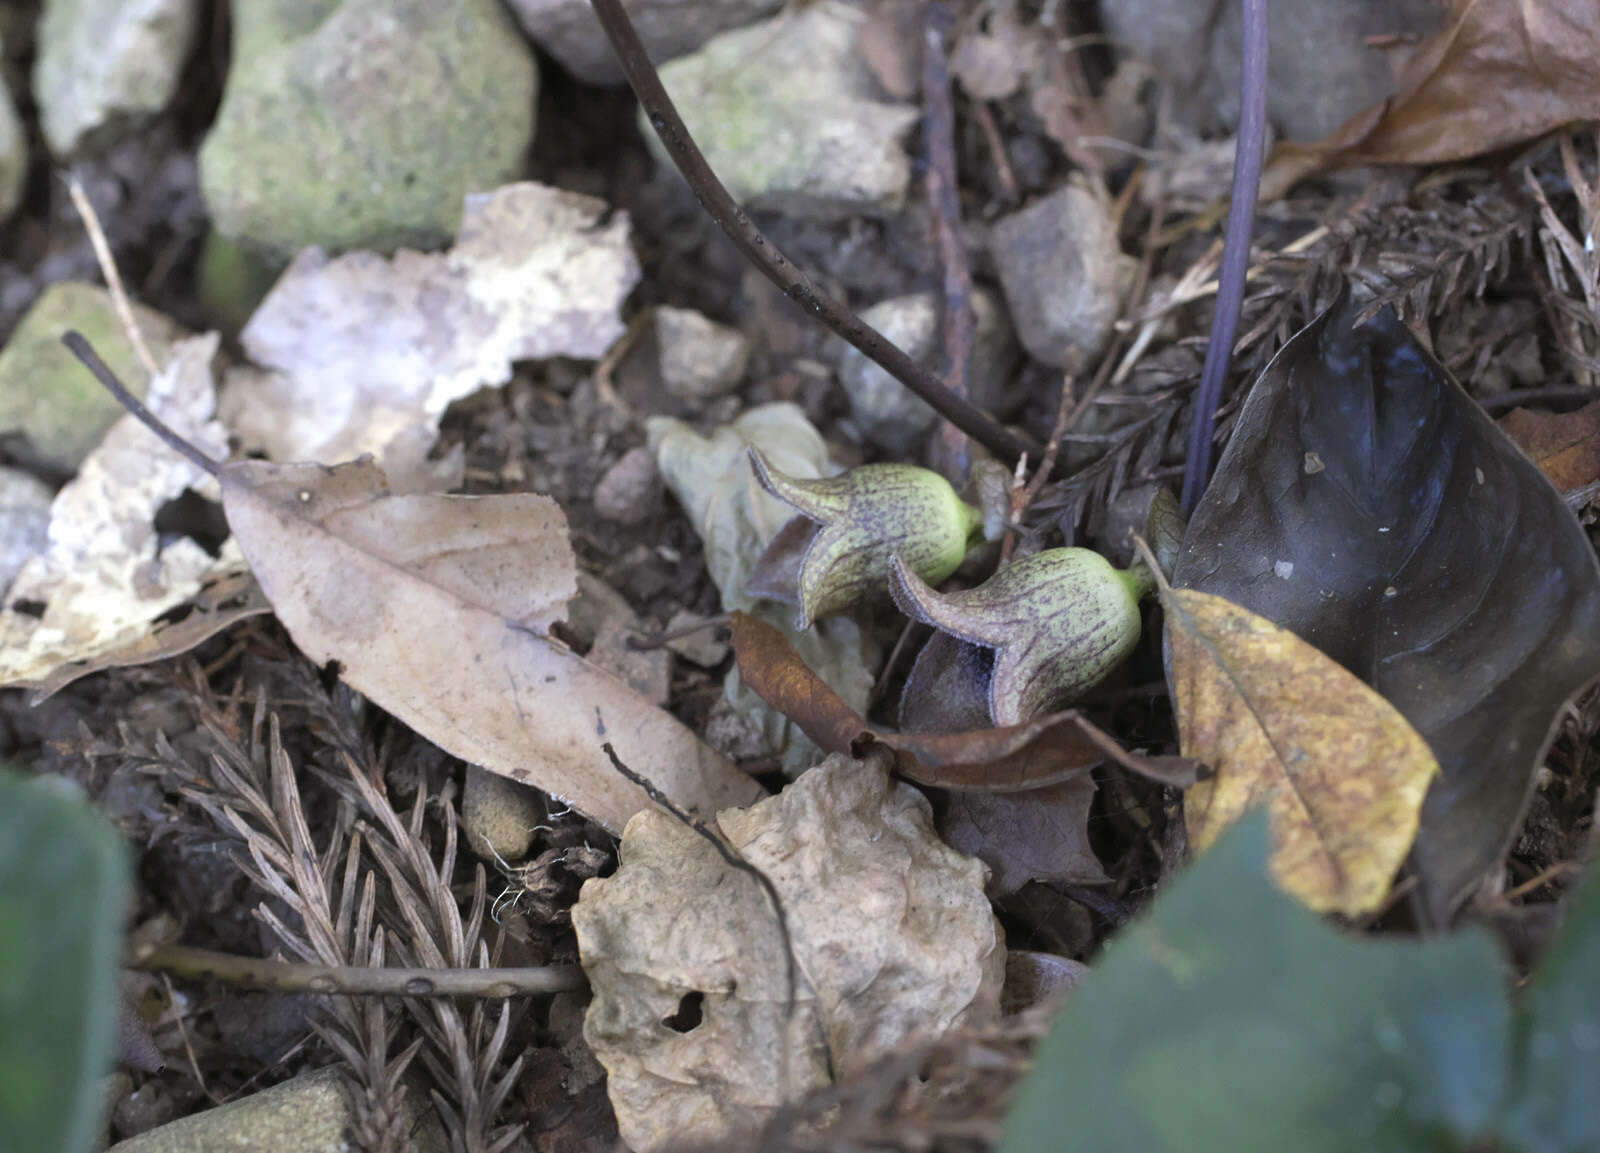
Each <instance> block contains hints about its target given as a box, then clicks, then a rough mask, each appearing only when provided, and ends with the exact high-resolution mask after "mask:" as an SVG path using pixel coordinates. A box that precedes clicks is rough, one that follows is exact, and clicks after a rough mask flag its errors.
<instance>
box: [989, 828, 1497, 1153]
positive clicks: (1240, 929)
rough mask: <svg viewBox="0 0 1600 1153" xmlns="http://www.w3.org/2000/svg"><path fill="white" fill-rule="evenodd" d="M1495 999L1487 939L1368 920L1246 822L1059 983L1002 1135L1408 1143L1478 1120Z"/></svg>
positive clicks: (1375, 1151) (1245, 1146) (1247, 1145)
mask: <svg viewBox="0 0 1600 1153" xmlns="http://www.w3.org/2000/svg"><path fill="white" fill-rule="evenodd" d="M1510 1016H1511V1014H1510V1009H1509V1006H1508V1003H1507V1000H1506V996H1505V993H1504V981H1503V977H1502V964H1501V962H1500V959H1499V957H1498V956H1497V954H1496V952H1495V948H1494V946H1493V944H1492V943H1491V941H1490V939H1489V938H1488V937H1487V936H1486V935H1484V934H1482V933H1479V932H1476V931H1472V932H1465V933H1462V934H1460V935H1458V936H1455V937H1452V938H1450V939H1449V940H1442V941H1433V942H1428V943H1426V944H1416V943H1412V942H1396V941H1381V940H1375V939H1364V938H1361V937H1358V936H1354V935H1351V934H1348V933H1345V932H1342V931H1340V930H1337V929H1334V928H1332V927H1330V926H1328V925H1326V924H1324V923H1323V922H1322V921H1321V920H1320V919H1319V918H1318V917H1317V916H1316V915H1315V914H1313V913H1311V912H1309V911H1308V910H1306V909H1304V908H1303V907H1301V906H1300V905H1299V904H1298V903H1297V902H1295V901H1294V900H1292V899H1291V898H1289V897H1287V896H1285V895H1283V894H1282V893H1280V892H1279V891H1278V890H1277V888H1276V887H1274V885H1273V884H1272V882H1271V880H1270V879H1269V876H1268V872H1267V832H1266V822H1265V820H1264V818H1263V817H1262V815H1261V814H1259V813H1257V814H1256V815H1254V816H1252V817H1249V818H1247V819H1245V820H1243V821H1241V822H1240V823H1239V824H1238V825H1237V826H1235V828H1234V829H1232V830H1230V831H1229V832H1228V833H1227V834H1226V835H1225V836H1224V837H1223V838H1222V839H1221V840H1220V841H1218V843H1217V844H1216V845H1215V847H1213V848H1212V849H1211V850H1210V851H1209V852H1208V853H1207V854H1206V856H1205V857H1204V858H1203V859H1201V860H1200V861H1199V862H1197V863H1196V864H1195V865H1194V866H1193V867H1192V868H1191V869H1190V870H1189V871H1188V872H1187V873H1186V874H1184V875H1183V876H1182V877H1181V878H1180V879H1179V880H1178V881H1177V882H1176V883H1174V885H1173V886H1172V888H1171V890H1170V891H1169V892H1168V893H1166V894H1164V895H1163V896H1162V898H1161V899H1160V900H1159V901H1158V902H1157V903H1156V905H1155V907H1154V910H1153V912H1152V913H1151V914H1150V915H1149V916H1148V917H1147V918H1146V919H1145V920H1144V921H1142V922H1141V923H1139V924H1137V925H1136V926H1134V927H1133V928H1131V929H1130V930H1128V931H1126V932H1124V934H1123V935H1122V936H1121V937H1119V938H1118V939H1117V940H1116V941H1114V942H1113V943H1112V945H1111V946H1110V947H1109V949H1108V951H1107V955H1106V956H1105V958H1104V959H1103V960H1102V961H1101V963H1100V964H1099V965H1098V966H1097V967H1096V968H1095V970H1094V971H1093V972H1091V973H1090V974H1089V975H1088V976H1087V977H1086V978H1085V979H1084V980H1083V981H1082V982H1081V983H1080V984H1079V985H1078V986H1077V987H1076V988H1075V989H1074V990H1073V992H1072V995H1071V998H1070V1000H1069V1001H1068V1002H1067V1005H1066V1007H1065V1009H1064V1011H1063V1012H1062V1015H1061V1017H1060V1018H1059V1019H1058V1020H1057V1021H1056V1024H1055V1026H1054V1028H1053V1029H1052V1030H1051V1032H1050V1035H1049V1036H1048V1037H1047V1038H1046V1039H1045V1041H1044V1042H1043V1044H1042V1045H1041V1046H1040V1048H1039V1052H1038V1055H1037V1060H1036V1064H1035V1067H1034V1069H1033V1071H1032V1073H1031V1074H1030V1075H1029V1076H1028V1078H1027V1080H1026V1081H1025V1082H1024V1083H1023V1086H1022V1088H1021V1090H1020V1092H1019V1094H1018V1097H1017V1101H1016V1104H1015V1106H1014V1108H1013V1112H1012V1115H1011V1117H1010V1118H1009V1120H1008V1123H1007V1126H1006V1132H1005V1137H1004V1140H1003V1141H1002V1143H1001V1146H1000V1149H1001V1153H1042V1151H1049V1150H1055V1149H1063V1150H1066V1149H1073V1150H1080V1149H1081V1150H1093V1151H1094V1153H1120V1151H1122V1150H1127V1151H1128V1153H1157V1151H1160V1150H1173V1151H1179V1150H1181V1151H1183V1153H1211V1151H1215V1153H1252V1151H1255V1150H1261V1151H1263V1153H1268V1151H1270V1153H1281V1151H1282V1150H1285V1149H1293V1150H1296V1153H1321V1151H1327V1153H1335V1151H1338V1153H1345V1151H1347V1150H1357V1149H1359V1150H1362V1151H1363V1153H1383V1151H1387V1150H1393V1151H1396V1153H1400V1151H1404V1153H1418V1151H1423V1150H1432V1149H1439V1150H1447V1149H1456V1148H1459V1147H1460V1144H1459V1143H1460V1142H1462V1141H1464V1140H1466V1139H1468V1138H1470V1137H1472V1136H1474V1135H1477V1134H1480V1133H1482V1132H1483V1131H1485V1130H1486V1129H1487V1127H1488V1125H1489V1123H1490V1121H1491V1114H1492V1111H1493V1109H1494V1107H1495V1104H1496V1102H1497V1101H1499V1100H1500V1099H1501V1094H1502V1092H1503V1088H1504V1081H1505V1073H1504V1070H1505V1068H1506V1064H1507V1061H1506V1058H1507V1055H1508V1052H1509V1047H1510Z"/></svg>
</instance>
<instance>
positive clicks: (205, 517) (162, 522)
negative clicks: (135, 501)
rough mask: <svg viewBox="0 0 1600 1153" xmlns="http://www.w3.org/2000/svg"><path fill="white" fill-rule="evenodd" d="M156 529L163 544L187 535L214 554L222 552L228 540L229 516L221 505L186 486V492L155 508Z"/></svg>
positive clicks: (210, 553) (207, 551) (208, 552)
mask: <svg viewBox="0 0 1600 1153" xmlns="http://www.w3.org/2000/svg"><path fill="white" fill-rule="evenodd" d="M155 528H156V532H157V533H158V534H160V536H161V540H162V544H163V545H167V544H170V543H172V541H173V540H175V539H177V538H179V537H188V538H189V539H190V540H192V541H194V543H195V544H197V545H199V546H200V547H201V548H203V549H205V550H206V553H207V554H208V555H210V556H213V557H215V556H217V555H218V554H219V553H220V552H221V551H222V545H223V542H224V541H226V540H227V539H228V518H227V517H226V516H225V515H224V514H223V511H222V506H221V505H220V504H218V503H217V502H215V501H210V500H207V499H206V498H205V497H203V496H201V495H200V494H199V493H197V492H195V491H194V489H192V488H191V489H185V490H184V491H183V495H181V496H178V497H175V498H174V499H172V500H169V501H168V502H167V503H166V504H164V505H162V506H161V507H160V508H158V509H157V510H156V516H155Z"/></svg>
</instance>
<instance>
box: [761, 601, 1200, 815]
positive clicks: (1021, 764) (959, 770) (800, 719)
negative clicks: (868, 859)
mask: <svg viewBox="0 0 1600 1153" xmlns="http://www.w3.org/2000/svg"><path fill="white" fill-rule="evenodd" d="M733 647H734V651H735V652H736V653H737V654H738V658H739V671H740V673H741V674H742V676H743V677H744V682H745V684H747V685H748V686H749V687H750V688H751V689H753V690H754V691H755V692H756V693H757V694H758V695H759V696H760V697H761V699H762V700H764V701H766V702H767V703H769V704H770V705H772V707H773V708H775V709H779V710H781V711H782V712H783V713H784V714H785V715H786V716H788V717H789V718H790V719H791V720H793V721H794V723H795V724H796V725H798V726H799V727H800V729H801V730H802V731H803V732H804V733H805V734H806V735H807V736H809V737H810V738H811V739H812V740H814V741H816V742H817V744H818V745H819V746H821V747H822V749H823V751H825V752H830V753H843V752H848V753H851V754H852V755H854V756H865V755H866V753H867V751H868V750H869V749H871V748H872V747H873V746H874V745H881V746H883V747H884V748H887V749H888V750H889V752H890V753H891V754H892V756H893V758H894V766H895V771H896V772H897V773H899V774H900V775H901V776H903V777H905V778H906V779H907V780H912V781H916V782H917V783H918V784H922V785H931V786H934V787H937V788H942V789H952V790H969V789H972V790H981V791H986V792H999V793H1004V792H1017V791H1022V790H1026V789H1040V788H1044V787H1046V786H1048V785H1053V784H1058V783H1060V782H1062V781H1067V780H1071V779H1073V778H1074V777H1079V776H1082V775H1083V774H1085V773H1086V772H1088V770H1089V769H1090V768H1091V767H1093V766H1094V765H1097V764H1100V763H1101V762H1103V761H1115V762H1117V763H1118V764H1120V765H1122V766H1123V767H1124V768H1127V769H1128V770H1130V771H1131V772H1136V773H1139V774H1140V775H1142V776H1146V777H1149V778H1151V779H1152V780H1156V781H1159V782H1161V783H1162V784H1167V785H1173V786H1175V787H1178V788H1184V787H1187V786H1188V785H1190V784H1192V783H1193V782H1194V779H1195V765H1194V763H1193V762H1192V761H1187V760H1184V759H1183V758H1180V757H1145V756H1140V755H1138V754H1135V753H1130V752H1128V751H1127V750H1125V749H1123V748H1122V746H1120V745H1118V744H1117V742H1116V741H1114V740H1112V738H1111V737H1109V736H1107V735H1106V734H1105V733H1103V732H1101V731H1100V729H1098V728H1096V727H1095V726H1094V725H1093V724H1091V723H1090V721H1089V720H1088V718H1086V717H1084V716H1082V715H1081V714H1079V713H1077V712H1070V711H1069V712H1061V713H1053V714H1051V715H1049V716H1044V717H1038V718H1036V719H1034V720H1031V721H1028V722H1026V723H1024V724H1019V725H1011V726H1008V727H1006V728H995V729H969V730H966V731H964V732H921V733H891V732H882V731H879V730H876V729H873V728H871V727H869V726H868V724H867V722H866V720H865V719H863V718H862V716H861V714H859V713H857V712H856V711H855V710H854V709H852V708H850V706H849V705H847V704H845V702H844V701H843V700H842V699H840V697H839V694H838V693H835V692H834V691H833V690H832V689H830V688H829V687H828V685H827V683H826V682H825V681H823V679H822V678H821V677H819V676H817V675H816V673H814V672H812V671H811V670H810V669H809V668H808V667H807V666H806V663H805V662H804V661H803V660H802V659H801V658H800V656H799V654H798V653H796V652H795V650H794V646H792V645H791V644H790V643H789V641H788V638H786V637H785V636H784V635H783V633H781V632H779V631H778V629H776V628H774V627H773V626H772V625H770V624H768V623H767V622H766V621H764V620H761V619H760V618H758V617H753V616H751V615H750V614H748V613H743V612H739V613H734V614H733Z"/></svg>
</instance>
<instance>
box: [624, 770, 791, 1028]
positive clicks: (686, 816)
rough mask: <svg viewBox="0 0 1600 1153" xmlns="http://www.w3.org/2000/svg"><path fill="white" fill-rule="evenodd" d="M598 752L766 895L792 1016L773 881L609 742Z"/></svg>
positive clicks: (786, 946)
mask: <svg viewBox="0 0 1600 1153" xmlns="http://www.w3.org/2000/svg"><path fill="white" fill-rule="evenodd" d="M600 749H601V751H602V752H604V753H605V755H606V756H607V757H609V758H610V760H611V767H612V768H613V769H615V770H617V772H618V773H620V774H621V775H622V777H623V779H625V780H627V781H629V782H630V783H632V784H635V785H638V786H639V787H640V788H641V789H643V790H644V792H645V795H646V796H647V797H649V798H650V799H651V800H652V801H654V802H655V803H656V804H657V805H659V806H661V808H663V809H665V810H666V811H667V812H668V813H670V814H671V815H672V816H673V817H674V818H675V819H676V820H677V821H678V822H679V823H680V824H683V825H685V826H687V827H688V828H690V829H692V830H694V832H696V833H698V834H699V835H700V836H701V837H703V838H704V839H705V840H706V841H708V842H710V844H711V847H712V848H714V849H716V850H717V855H718V856H720V857H721V858H722V859H723V860H724V861H726V862H727V864H728V867H729V868H732V869H737V870H738V871H739V872H741V873H747V874H749V875H750V876H752V877H754V878H755V880H756V883H757V884H759V885H760V886H761V891H762V892H763V893H765V894H766V897H767V900H768V901H769V902H770V903H771V904H772V913H773V916H774V917H776V918H777V921H778V934H779V936H781V937H782V938H783V952H784V956H785V958H786V960H787V965H786V968H787V974H786V987H787V992H788V999H787V1002H786V1004H787V1008H786V1009H785V1012H786V1013H787V1014H788V1015H789V1016H791V1017H792V1016H793V1015H794V1008H795V998H796V997H797V996H798V994H799V987H800V968H799V963H798V962H797V961H796V960H795V955H794V938H793V937H792V936H791V935H790V933H789V914H788V913H787V912H785V911H784V907H783V899H782V898H781V897H779V896H778V888H777V886H776V885H774V884H773V883H772V878H770V877H768V876H767V875H766V874H765V873H763V872H762V871H761V870H760V869H758V868H756V867H755V866H754V865H752V864H751V863H750V862H749V861H747V860H745V859H744V858H743V857H741V856H740V855H739V854H738V853H736V852H734V851H733V850H732V849H731V848H729V847H728V844H727V842H725V841H724V840H723V839H722V838H721V837H719V836H717V834H715V833H713V832H712V831H711V830H710V828H708V827H707V825H706V823H705V822H704V821H702V820H699V819H697V818H696V817H694V816H693V815H692V814H690V813H687V812H685V811H684V810H683V809H681V808H679V807H678V804H677V802H675V801H674V800H673V799H672V798H671V797H669V796H667V795H666V794H665V793H663V792H662V791H661V790H660V789H658V788H656V786H655V785H654V784H653V783H652V782H651V781H650V780H649V779H648V778H646V777H643V776H640V775H639V774H638V773H636V772H634V771H633V770H632V769H630V768H629V767H628V766H627V765H625V764H623V762H622V758H621V757H619V756H617V750H616V749H615V748H614V747H612V744H611V742H610V741H606V742H604V743H603V744H602V745H601V746H600Z"/></svg>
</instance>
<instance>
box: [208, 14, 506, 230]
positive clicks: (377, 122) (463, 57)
mask: <svg viewBox="0 0 1600 1153" xmlns="http://www.w3.org/2000/svg"><path fill="white" fill-rule="evenodd" d="M233 11H234V19H235V21H236V30H235V33H234V44H235V47H234V54H233V66H232V70H231V72H230V74H229V77H228V83H227V88H226V90H225V92H224V94H223V99H222V107H221V108H220V109H219V111H218V113H217V120H216V123H215V125H214V126H213V127H212V129H211V133H210V134H209V135H208V136H207V137H206V140H205V144H204V145H203V146H202V147H201V149H200V186H201V190H202V192H203V193H204V194H205V198H206V203H207V204H208V206H209V207H210V209H211V215H212V220H213V223H214V224H215V226H216V228H217V230H218V231H219V232H221V233H222V234H223V235H225V236H228V237H230V238H233V239H234V240H237V241H240V242H241V243H246V244H249V245H252V246H254V247H256V248H257V249H259V250H260V251H261V252H262V253H263V255H265V256H267V257H268V258H276V259H278V260H287V259H288V258H290V257H292V256H293V255H294V254H295V253H297V252H298V251H300V250H301V249H302V248H305V247H308V246H310V245H320V246H322V247H324V248H328V249H333V250H343V249H351V248H368V249H374V250H378V251H383V252H391V251H393V250H394V249H395V248H398V247H400V246H402V245H406V246H413V247H429V246H432V245H435V244H438V243H440V242H442V241H444V240H445V239H447V238H448V237H450V236H451V235H453V234H454V232H455V230H456V227H457V225H459V223H460V221H461V212H462V200H463V198H464V197H465V196H466V195H467V194H468V193H470V192H476V191H485V190H489V189H493V188H496V187H498V186H500V185H502V184H505V183H507V182H509V181H511V180H513V179H515V178H516V176H517V175H518V174H519V173H520V172H521V170H522V167H523V159H524V154H525V152H526V150H527V147H528V145H529V143H530V142H531V140H532V138H533V126H534V113H535V107H536V101H537V98H538V67H537V65H536V64H535V62H534V58H533V54H532V52H531V51H530V49H529V48H528V46H527V44H526V43H525V42H524V41H523V39H522V37H521V36H520V35H519V34H518V32H517V30H516V27H515V26H514V25H513V24H512V22H511V19H510V17H509V16H507V14H506V13H505V11H504V10H503V9H502V7H501V6H500V4H499V3H498V0H451V2H449V3H438V2H437V0H343V2H342V3H329V2H328V0H248V3H246V2H243V0H240V2H237V3H235V4H234V7H233Z"/></svg>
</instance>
